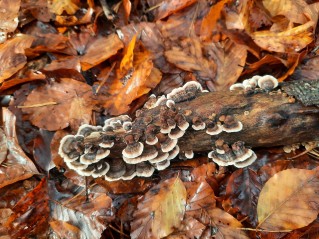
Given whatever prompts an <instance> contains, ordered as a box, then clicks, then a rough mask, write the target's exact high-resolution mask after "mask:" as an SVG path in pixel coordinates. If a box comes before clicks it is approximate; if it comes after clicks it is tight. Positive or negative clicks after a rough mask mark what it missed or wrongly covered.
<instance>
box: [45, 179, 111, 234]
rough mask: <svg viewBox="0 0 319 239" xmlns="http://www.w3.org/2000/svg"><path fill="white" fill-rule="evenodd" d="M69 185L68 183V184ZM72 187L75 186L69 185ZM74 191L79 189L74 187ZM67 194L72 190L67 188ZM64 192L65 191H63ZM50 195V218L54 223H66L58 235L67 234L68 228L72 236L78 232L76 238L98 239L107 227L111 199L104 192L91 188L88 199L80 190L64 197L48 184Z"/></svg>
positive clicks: (83, 191)
mask: <svg viewBox="0 0 319 239" xmlns="http://www.w3.org/2000/svg"><path fill="white" fill-rule="evenodd" d="M68 184H70V182H68ZM70 186H72V187H74V186H75V185H72V184H71V185H70ZM75 188H76V189H79V187H77V186H75ZM67 189H68V190H67V192H69V193H68V194H70V190H72V188H67ZM64 190H66V189H64ZM50 191H51V192H53V191H55V192H56V193H55V195H53V194H51V199H53V200H52V201H51V204H50V206H51V210H52V211H51V216H52V218H53V220H54V221H60V222H67V223H68V224H64V223H63V225H61V226H62V227H61V228H60V233H61V234H68V233H69V232H68V231H67V230H69V228H71V229H72V235H73V234H74V233H75V234H76V233H77V232H78V230H77V229H76V228H78V229H79V230H80V231H79V237H78V238H92V239H99V238H100V237H101V234H102V232H103V230H104V229H105V228H106V227H107V222H108V221H109V220H110V219H111V218H112V215H113V212H112V199H111V198H110V197H108V196H106V194H105V190H104V191H101V192H99V191H97V192H96V191H95V189H94V188H91V190H90V191H91V192H90V194H89V198H88V199H87V197H86V195H85V190H84V189H82V190H81V188H80V191H79V190H77V191H76V192H75V193H76V194H75V195H72V197H66V194H63V193H62V192H61V193H60V192H58V191H57V190H56V189H55V186H54V184H52V183H51V184H50Z"/></svg>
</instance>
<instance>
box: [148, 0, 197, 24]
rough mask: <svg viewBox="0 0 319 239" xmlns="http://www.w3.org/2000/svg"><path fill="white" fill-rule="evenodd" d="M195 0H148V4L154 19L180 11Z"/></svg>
mask: <svg viewBox="0 0 319 239" xmlns="http://www.w3.org/2000/svg"><path fill="white" fill-rule="evenodd" d="M196 1H197V0H185V1H179V0H164V1H158V0H148V1H147V2H148V5H149V6H150V9H152V13H153V14H154V16H155V21H156V20H159V19H162V18H164V17H167V16H169V15H171V14H173V13H175V12H178V11H180V10H181V9H183V8H186V7H188V6H189V5H191V4H193V3H195V2H196Z"/></svg>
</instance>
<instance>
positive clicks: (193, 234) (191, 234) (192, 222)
mask: <svg viewBox="0 0 319 239" xmlns="http://www.w3.org/2000/svg"><path fill="white" fill-rule="evenodd" d="M205 228H206V226H205V225H204V224H202V223H201V222H199V221H198V220H196V219H195V218H193V217H189V216H186V217H185V218H184V220H183V222H182V224H181V226H180V227H179V228H178V232H174V233H173V234H171V235H169V236H168V237H166V238H167V239H190V238H201V235H202V233H203V231H204V229H205Z"/></svg>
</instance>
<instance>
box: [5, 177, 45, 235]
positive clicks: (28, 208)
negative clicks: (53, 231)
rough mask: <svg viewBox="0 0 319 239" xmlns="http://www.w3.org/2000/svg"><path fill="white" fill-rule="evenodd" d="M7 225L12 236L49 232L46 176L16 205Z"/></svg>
mask: <svg viewBox="0 0 319 239" xmlns="http://www.w3.org/2000/svg"><path fill="white" fill-rule="evenodd" d="M12 210H13V212H14V213H13V214H12V215H11V216H10V217H9V218H8V220H7V222H6V224H5V225H6V226H7V227H8V228H10V230H9V234H10V236H11V238H22V237H25V238H32V237H34V236H39V235H41V234H42V235H43V234H46V233H48V232H47V230H48V226H47V225H48V217H49V214H50V212H49V211H50V210H49V198H48V187H47V182H46V178H43V179H42V180H41V182H40V183H39V184H38V186H37V187H35V188H34V189H33V190H32V191H31V192H29V193H28V194H27V195H26V196H25V197H23V198H21V199H20V200H19V202H18V203H17V204H16V205H15V206H14V208H13V209H12Z"/></svg>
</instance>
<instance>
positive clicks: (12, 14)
mask: <svg viewBox="0 0 319 239" xmlns="http://www.w3.org/2000/svg"><path fill="white" fill-rule="evenodd" d="M20 3H21V0H13V1H12V0H10V1H8V0H7V1H6V0H3V1H1V2H0V9H2V10H4V11H3V12H2V14H1V15H0V33H1V38H0V43H3V42H4V41H5V40H6V38H7V33H9V32H14V31H15V29H16V28H17V26H18V22H19V20H18V13H19V9H20Z"/></svg>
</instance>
